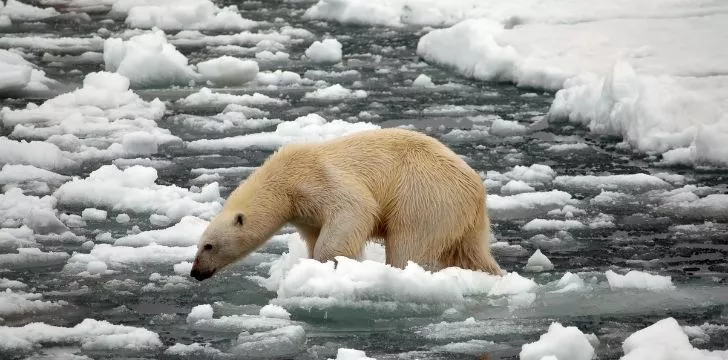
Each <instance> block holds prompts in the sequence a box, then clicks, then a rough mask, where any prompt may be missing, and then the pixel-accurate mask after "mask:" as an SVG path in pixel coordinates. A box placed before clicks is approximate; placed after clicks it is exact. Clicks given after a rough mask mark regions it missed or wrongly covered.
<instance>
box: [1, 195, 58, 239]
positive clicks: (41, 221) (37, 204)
mask: <svg viewBox="0 0 728 360" xmlns="http://www.w3.org/2000/svg"><path fill="white" fill-rule="evenodd" d="M55 206H56V198H55V197H52V196H44V197H37V196H30V195H25V194H23V191H22V190H21V189H19V188H13V189H10V190H8V191H6V192H5V193H4V194H0V225H2V226H4V227H17V226H20V225H21V224H22V225H26V226H28V227H29V228H31V229H33V231H35V232H37V233H41V234H47V233H59V234H60V233H63V232H66V231H68V228H67V227H66V226H65V225H63V223H61V221H60V220H59V219H58V218H57V217H56V210H55Z"/></svg>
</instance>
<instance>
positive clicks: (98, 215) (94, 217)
mask: <svg viewBox="0 0 728 360" xmlns="http://www.w3.org/2000/svg"><path fill="white" fill-rule="evenodd" d="M81 218H82V219H83V220H86V221H89V220H90V221H101V220H106V211H105V210H99V209H94V208H86V209H83V211H82V212H81Z"/></svg>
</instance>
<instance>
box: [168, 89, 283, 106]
mask: <svg viewBox="0 0 728 360" xmlns="http://www.w3.org/2000/svg"><path fill="white" fill-rule="evenodd" d="M178 103H179V104H180V105H183V106H188V107H190V106H224V105H229V104H237V105H284V104H286V101H285V100H281V99H275V98H272V97H269V96H266V95H263V94H260V93H253V95H248V94H244V95H233V94H224V93H216V92H212V90H210V89H208V88H206V87H203V88H202V89H200V91H198V92H196V93H194V94H190V95H189V96H187V97H186V98H184V99H180V100H178Z"/></svg>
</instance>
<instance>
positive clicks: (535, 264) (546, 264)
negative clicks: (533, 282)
mask: <svg viewBox="0 0 728 360" xmlns="http://www.w3.org/2000/svg"><path fill="white" fill-rule="evenodd" d="M553 269H554V264H552V263H551V260H549V258H548V257H546V255H544V254H543V253H542V252H541V250H540V249H537V250H536V251H535V252H534V253H533V255H531V257H529V258H528V262H527V263H526V266H525V267H524V270H526V271H533V272H541V271H549V270H553Z"/></svg>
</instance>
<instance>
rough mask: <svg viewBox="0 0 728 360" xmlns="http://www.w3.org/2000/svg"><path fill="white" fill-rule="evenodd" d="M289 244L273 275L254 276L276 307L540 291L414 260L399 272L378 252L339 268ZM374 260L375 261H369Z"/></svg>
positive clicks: (457, 300)
mask: <svg viewBox="0 0 728 360" xmlns="http://www.w3.org/2000/svg"><path fill="white" fill-rule="evenodd" d="M288 244H289V253H286V254H284V255H283V256H282V257H280V258H279V259H277V260H275V261H274V262H273V263H272V264H271V266H270V269H269V277H268V278H254V279H255V280H256V281H258V282H259V283H260V284H261V285H262V286H265V287H266V288H267V289H268V290H271V291H276V293H277V297H276V298H275V299H273V300H272V301H271V304H274V305H280V306H283V307H284V308H304V309H307V308H308V309H311V308H314V309H327V308H332V307H341V306H345V307H354V308H379V309H383V310H387V309H390V310H391V309H396V308H397V307H398V306H411V307H413V308H417V307H418V306H425V307H427V306H432V307H434V308H441V307H443V306H444V307H447V305H453V304H462V303H464V302H465V301H466V298H467V297H469V296H474V295H482V296H496V297H497V296H505V297H513V296H518V295H522V294H524V293H529V292H533V291H535V290H536V289H537V287H538V285H537V284H536V283H535V282H534V281H533V280H530V279H527V278H524V277H522V276H520V275H518V274H517V273H508V274H506V275H504V276H492V275H489V274H486V273H483V272H476V271H471V270H463V269H459V268H447V269H443V270H440V271H437V272H430V271H427V270H425V269H424V268H422V267H421V266H419V265H417V264H415V263H412V262H410V263H409V264H408V265H407V267H405V268H404V269H399V268H394V267H391V266H389V265H386V264H384V263H383V262H382V261H383V259H382V258H381V257H382V256H381V254H380V253H379V251H376V250H375V249H373V248H368V249H366V250H365V254H364V260H363V261H357V260H352V259H348V258H344V257H339V258H337V261H338V263H337V265H336V266H334V263H333V262H326V263H322V262H319V261H316V260H312V259H308V258H307V257H308V256H307V250H306V247H305V244H303V242H302V241H301V240H300V239H299V238H298V237H297V236H291V237H290V238H289V243H288ZM371 258H374V259H376V260H367V259H371Z"/></svg>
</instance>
